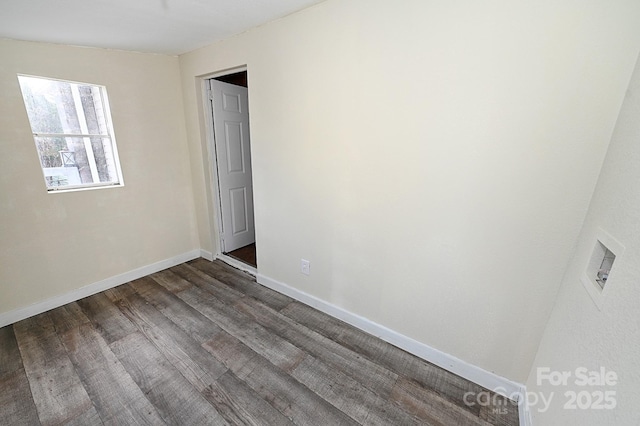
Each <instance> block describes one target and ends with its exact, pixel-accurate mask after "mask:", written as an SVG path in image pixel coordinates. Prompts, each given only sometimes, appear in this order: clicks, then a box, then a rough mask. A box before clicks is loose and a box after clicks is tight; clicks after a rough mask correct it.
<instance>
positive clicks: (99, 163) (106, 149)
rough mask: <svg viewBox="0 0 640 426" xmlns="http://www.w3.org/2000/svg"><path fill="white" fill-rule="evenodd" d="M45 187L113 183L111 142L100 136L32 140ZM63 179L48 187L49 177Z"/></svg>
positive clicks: (116, 175)
mask: <svg viewBox="0 0 640 426" xmlns="http://www.w3.org/2000/svg"><path fill="white" fill-rule="evenodd" d="M35 141H36V147H37V149H38V154H39V155H40V163H41V164H42V170H43V172H44V175H45V177H46V178H47V179H46V180H47V186H49V187H51V186H56V187H60V186H68V185H83V184H94V183H117V182H118V173H117V170H116V165H115V161H114V158H113V152H112V151H111V140H110V139H109V138H101V137H39V136H37V137H35ZM55 176H64V177H66V179H57V180H56V183H55V185H50V180H51V179H49V178H50V177H55Z"/></svg>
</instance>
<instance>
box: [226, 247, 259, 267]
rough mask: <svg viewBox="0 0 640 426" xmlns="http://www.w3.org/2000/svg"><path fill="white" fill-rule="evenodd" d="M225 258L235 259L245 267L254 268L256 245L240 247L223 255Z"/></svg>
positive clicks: (255, 264)
mask: <svg viewBox="0 0 640 426" xmlns="http://www.w3.org/2000/svg"><path fill="white" fill-rule="evenodd" d="M225 254H226V255H227V256H231V257H233V258H236V259H238V260H240V261H242V262H244V263H246V264H247V265H251V266H253V267H254V268H256V267H257V265H258V264H257V263H256V244H255V243H253V244H249V245H248V246H244V247H240V248H239V249H236V250H233V251H230V252H229V253H225Z"/></svg>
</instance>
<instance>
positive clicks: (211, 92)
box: [207, 89, 213, 101]
mask: <svg viewBox="0 0 640 426" xmlns="http://www.w3.org/2000/svg"><path fill="white" fill-rule="evenodd" d="M207 94H208V95H209V100H210V101H212V100H213V90H211V89H207Z"/></svg>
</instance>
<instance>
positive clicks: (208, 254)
mask: <svg viewBox="0 0 640 426" xmlns="http://www.w3.org/2000/svg"><path fill="white" fill-rule="evenodd" d="M200 257H202V258H203V259H207V260H208V261H210V262H213V259H215V257H214V255H213V253H211V252H210V251H207V250H204V249H200Z"/></svg>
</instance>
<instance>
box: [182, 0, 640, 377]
mask: <svg viewBox="0 0 640 426" xmlns="http://www.w3.org/2000/svg"><path fill="white" fill-rule="evenodd" d="M638 17H640V3H638V2H636V1H615V2H606V4H605V3H590V4H584V3H582V2H556V1H542V2H528V3H527V2H512V1H493V2H476V1H454V2H436V1H424V0H414V1H409V0H407V1H402V2H384V1H370V0H366V1H365V0H359V1H357V0H352V1H339V0H329V1H327V2H324V3H322V4H320V5H318V6H315V7H313V8H310V9H307V10H305V11H303V12H300V13H297V14H295V15H292V16H289V17H287V18H284V19H282V20H279V21H276V22H274V23H271V24H268V25H265V26H263V27H260V28H258V29H255V30H252V31H249V32H247V33H245V34H242V35H240V36H237V37H234V38H231V39H229V40H226V41H224V42H220V43H216V44H213V45H210V46H208V47H205V48H202V49H199V50H197V51H194V52H191V53H188V54H186V55H183V56H181V57H180V65H181V70H182V79H183V91H184V99H185V109H186V119H187V132H188V138H189V144H190V148H191V161H192V178H193V183H194V188H195V189H194V190H195V194H196V195H195V197H196V213H197V218H198V229H199V233H200V241H201V244H202V246H203V247H204V248H206V249H209V250H213V251H215V250H216V248H215V247H214V246H213V245H212V243H211V229H212V227H214V228H215V225H214V224H213V223H212V218H213V217H214V212H213V210H212V207H211V205H212V204H211V195H210V194H211V188H210V187H209V182H210V173H209V167H210V165H209V163H208V157H207V155H208V154H207V145H206V139H205V138H204V134H205V129H204V127H203V126H204V125H203V122H204V121H203V119H202V116H201V114H202V108H201V99H200V97H199V96H200V94H199V90H200V89H199V83H198V82H199V79H198V78H197V76H202V75H206V74H208V73H211V72H217V71H220V70H224V69H229V68H233V67H236V66H239V65H243V64H246V65H247V66H248V75H249V103H250V110H251V131H252V154H253V167H254V174H253V178H254V191H255V213H256V230H257V237H256V238H257V245H258V270H259V273H261V274H263V275H265V276H267V277H269V278H271V279H275V280H278V281H280V282H283V283H285V284H288V285H291V286H293V287H295V288H298V289H300V290H302V291H305V292H308V293H311V294H313V295H315V296H317V297H319V298H322V299H324V300H326V301H328V302H331V303H333V304H336V305H338V306H340V307H342V308H345V309H347V310H349V311H351V312H353V313H356V314H359V315H362V316H364V317H366V318H369V319H370V320H373V321H375V322H378V323H380V324H382V325H385V326H387V327H389V328H391V329H394V330H396V331H399V332H401V333H403V334H405V335H407V336H410V337H413V338H415V339H417V340H419V341H421V342H424V343H426V344H428V345H431V346H432V347H435V348H437V349H439V350H442V351H444V352H447V353H449V354H452V355H454V356H456V357H459V358H461V359H463V360H465V361H467V362H470V363H472V364H475V365H478V366H480V367H483V368H485V369H487V370H490V371H493V372H496V373H497V374H499V375H502V376H505V377H507V378H510V379H512V380H516V381H520V382H524V381H525V380H526V378H527V374H528V372H529V368H530V366H531V362H532V360H533V358H534V356H535V351H536V348H537V345H538V342H539V338H540V336H541V334H542V331H543V328H544V325H545V322H546V320H547V318H548V315H549V313H550V311H551V307H552V305H553V300H554V297H555V295H556V293H557V289H558V286H559V284H560V282H561V279H562V275H563V272H564V270H565V267H566V264H567V262H568V259H569V257H570V255H571V253H572V249H573V246H574V243H575V241H576V238H577V235H578V233H579V230H580V226H581V224H582V220H583V218H584V214H585V212H586V209H587V206H588V203H589V199H590V196H591V194H592V191H593V188H594V185H595V183H596V179H597V177H598V171H599V169H600V165H601V163H602V160H603V158H604V154H605V151H606V148H607V144H608V142H609V139H610V135H611V132H612V129H613V126H614V123H615V119H616V115H617V112H618V110H619V107H620V105H621V102H622V99H623V95H624V91H625V88H626V85H627V82H628V79H629V76H630V74H631V70H632V68H633V63H634V59H635V55H636V54H637V52H638V48H639V47H640V33H638V32H637V22H638ZM300 258H306V259H309V260H310V261H311V271H312V273H311V275H310V276H308V277H305V276H303V275H301V274H300V272H299V268H300V266H299V265H300Z"/></svg>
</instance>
